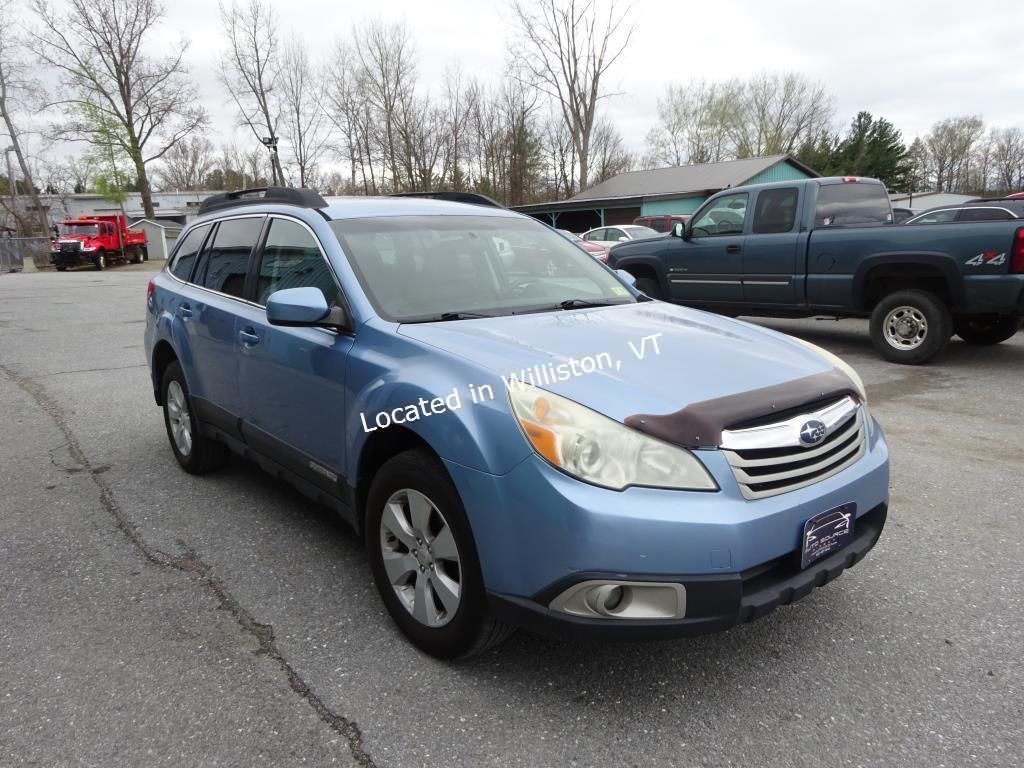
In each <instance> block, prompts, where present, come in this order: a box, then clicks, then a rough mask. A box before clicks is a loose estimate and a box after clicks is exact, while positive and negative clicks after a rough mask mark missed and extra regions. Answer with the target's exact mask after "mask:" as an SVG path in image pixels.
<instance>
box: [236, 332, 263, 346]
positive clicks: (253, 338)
mask: <svg viewBox="0 0 1024 768" xmlns="http://www.w3.org/2000/svg"><path fill="white" fill-rule="evenodd" d="M238 340H239V341H241V342H242V343H243V344H244V345H245V346H247V347H252V346H255V345H256V344H259V343H260V337H259V336H257V335H256V331H255V329H253V328H243V329H242V330H240V331H239V332H238Z"/></svg>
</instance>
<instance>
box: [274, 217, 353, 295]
mask: <svg viewBox="0 0 1024 768" xmlns="http://www.w3.org/2000/svg"><path fill="white" fill-rule="evenodd" d="M284 288H319V289H320V290H321V291H322V292H323V294H324V298H325V299H327V303H328V304H336V303H338V299H339V293H338V285H337V283H336V282H335V281H334V276H333V275H332V274H331V268H330V267H329V266H328V265H327V261H326V259H324V257H323V255H322V254H321V253H320V246H319V244H318V243H317V240H316V238H315V237H313V235H311V234H310V233H309V230H307V229H306V228H305V227H303V226H302V225H301V224H298V223H297V222H294V221H291V220H289V219H271V222H270V232H269V233H268V234H267V242H266V244H265V245H264V246H263V256H262V258H261V259H260V274H259V280H258V283H257V287H256V301H257V303H259V304H266V303H267V298H268V297H269V296H270V294H272V293H273V292H274V291H280V290H282V289H284Z"/></svg>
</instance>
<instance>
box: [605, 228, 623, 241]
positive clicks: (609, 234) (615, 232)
mask: <svg viewBox="0 0 1024 768" xmlns="http://www.w3.org/2000/svg"><path fill="white" fill-rule="evenodd" d="M624 237H626V233H625V232H623V231H622V230H621V229H606V230H605V231H604V237H603V238H602V239H603V240H611V241H612V242H613V243H617V242H618V241H619V238H624Z"/></svg>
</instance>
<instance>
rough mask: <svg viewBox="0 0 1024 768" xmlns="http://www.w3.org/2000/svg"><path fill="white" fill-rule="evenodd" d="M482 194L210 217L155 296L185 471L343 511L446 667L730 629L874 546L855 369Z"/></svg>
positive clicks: (295, 197) (396, 608) (873, 465)
mask: <svg viewBox="0 0 1024 768" xmlns="http://www.w3.org/2000/svg"><path fill="white" fill-rule="evenodd" d="M436 197H441V198H444V197H446V196H445V195H440V196H435V198H436ZM448 197H450V198H456V199H457V198H459V197H460V196H458V195H451V196H448ZM469 199H470V201H471V202H470V203H465V202H457V201H455V200H454V199H428V198H425V197H411V198H410V197H404V198H403V197H390V198H352V199H340V200H335V201H332V202H327V201H325V200H323V199H322V198H320V197H319V196H318V195H316V194H315V193H312V192H310V191H307V190H287V189H281V188H269V189H264V190H255V191H246V192H241V193H231V194H227V195H219V196H215V197H213V198H210V199H208V200H207V201H206V202H204V203H203V205H202V207H201V214H202V215H201V216H200V217H199V218H198V220H197V221H196V222H195V223H194V224H192V225H191V226H190V227H189V228H188V229H187V230H185V231H184V232H183V233H182V236H181V237H180V238H179V239H178V244H177V247H176V249H175V252H174V254H173V256H172V258H171V260H170V262H169V264H168V266H167V268H166V269H164V270H163V271H162V272H161V273H160V274H159V275H157V276H156V277H154V278H153V280H152V281H151V282H150V284H149V289H148V296H147V302H148V321H147V324H146V352H147V355H148V359H149V363H150V366H151V370H152V379H153V393H154V395H155V397H156V402H157V403H158V404H159V405H161V406H163V411H164V419H165V422H166V426H167V434H168V436H169V438H170V444H171V450H172V451H173V452H174V455H175V458H177V460H178V463H179V464H180V465H181V466H182V467H183V468H184V469H185V470H186V471H188V472H192V473H203V472H209V471H211V470H215V469H217V468H218V467H220V466H222V465H223V464H224V462H225V461H226V459H227V458H228V455H229V452H231V451H233V452H235V453H237V454H240V455H241V456H244V457H246V458H248V459H251V460H253V461H255V462H256V463H258V464H259V465H260V466H262V467H263V468H264V469H265V470H267V471H268V472H270V473H272V474H273V475H275V476H277V477H280V478H283V479H285V480H287V481H289V482H290V483H292V484H293V485H294V486H295V487H296V488H297V489H298V490H300V491H301V492H302V493H304V494H306V495H307V496H309V497H310V498H311V499H313V500H315V501H316V502H319V503H321V504H325V505H327V506H329V507H331V508H333V509H335V510H337V512H338V513H339V514H340V515H341V516H342V517H343V518H344V519H345V520H347V521H348V522H349V523H351V524H352V526H353V527H354V528H355V529H356V530H357V531H358V532H360V533H361V534H362V535H363V537H364V538H365V540H366V546H367V550H368V552H369V560H370V564H371V567H372V570H373V577H374V579H375V581H376V584H377V587H378V589H379V591H380V595H381V598H382V599H383V601H384V604H385V605H386V607H387V610H388V612H389V613H390V615H391V617H392V618H393V619H394V621H395V623H396V624H397V625H398V627H399V628H400V629H401V630H402V632H404V633H405V634H406V635H407V636H408V638H409V639H410V640H411V641H412V642H413V643H415V644H416V645H417V646H419V647H420V648H422V649H423V650H425V651H426V652H428V653H431V654H434V655H436V656H440V657H444V658H454V657H463V656H468V655H471V654H473V653H477V652H480V651H481V650H483V649H485V648H487V647H488V646H490V645H493V644H494V643H496V642H498V641H499V640H501V639H502V638H503V637H505V636H506V635H507V634H508V632H509V631H511V628H512V627H515V626H524V627H528V628H531V629H534V630H537V631H541V632H549V633H554V634H560V635H563V636H575V637H588V638H597V637H602V638H621V639H640V638H656V637H666V636H673V635H689V634H697V633H704V632H712V631H717V630H723V629H726V628H728V627H730V626H733V625H735V624H737V623H740V622H746V621H750V620H752V619H754V618H757V617H759V616H762V615H764V614H765V613H767V612H768V611H770V610H772V609H773V608H775V607H776V606H778V605H781V604H786V603H791V602H793V601H794V600H797V599H799V598H801V597H803V596H804V595H806V594H808V593H809V592H810V591H811V590H812V589H813V588H814V587H817V586H821V585H823V584H825V583H826V582H828V581H829V580H831V579H833V578H835V577H836V576H838V575H839V573H840V572H841V571H842V570H843V569H845V568H849V567H850V566H852V565H853V564H854V563H856V562H857V561H858V560H860V558H862V557H863V556H864V554H865V553H866V552H867V551H868V550H869V549H871V547H872V546H873V545H874V544H875V542H876V541H877V540H878V537H879V535H880V534H881V531H882V527H883V525H884V523H885V516H886V509H887V503H888V485H889V466H888V449H887V447H886V444H885V440H884V438H883V436H882V431H881V429H879V427H878V425H877V424H876V422H875V420H874V419H873V418H872V417H871V415H870V414H869V412H868V404H867V399H866V397H865V393H864V387H863V385H862V383H861V381H860V379H859V378H858V376H857V374H856V373H854V371H853V370H852V369H851V368H850V367H849V366H848V365H846V364H845V363H844V362H843V361H842V360H840V359H838V358H836V357H835V356H833V355H832V354H830V353H828V352H826V351H824V350H822V349H820V348H817V347H814V346H812V345H810V344H807V343H804V342H802V341H799V340H797V339H793V338H790V337H787V336H784V335H782V334H779V333H775V332H772V331H769V330H765V329H763V328H759V327H756V326H753V325H748V324H746V323H742V322H738V321H735V320H730V319H726V318H722V317H718V316H715V315H710V314H706V313H703V312H698V311H695V310H690V309H686V308H683V307H679V306H674V305H671V304H664V303H661V302H656V301H652V300H650V299H649V298H648V297H646V296H645V295H643V294H642V293H639V292H637V291H636V290H635V289H634V287H633V285H632V283H631V282H630V279H629V278H628V276H625V275H621V274H617V273H615V272H613V271H611V270H609V269H608V268H607V267H605V266H604V265H602V264H600V263H599V262H597V261H596V260H594V259H593V258H591V257H590V256H589V255H587V254H586V253H585V252H584V251H582V250H580V249H579V248H578V247H577V246H576V245H574V244H573V243H572V242H571V241H569V240H568V239H566V238H564V237H563V236H562V235H560V234H558V233H557V232H556V231H554V230H552V229H550V228H549V227H546V226H545V225H543V224H541V223H539V222H537V221H534V220H532V219H530V218H527V217H525V216H522V215H519V214H516V213H513V212H511V211H508V210H505V209H502V208H500V207H496V206H493V205H492V206H488V205H485V204H483V203H486V202H487V201H486V200H485V199H481V200H477V201H475V202H476V203H477V204H473V202H474V201H473V198H469Z"/></svg>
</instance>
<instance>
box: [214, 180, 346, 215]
mask: <svg viewBox="0 0 1024 768" xmlns="http://www.w3.org/2000/svg"><path fill="white" fill-rule="evenodd" d="M270 203H279V204H281V205H296V206H298V207H300V208H326V207H327V201H326V200H324V199H323V198H322V197H320V194H319V193H318V192H317V191H316V190H314V189H293V188H292V187H254V188H252V189H240V190H238V191H237V192H225V193H223V194H220V195H210V197H208V198H206V199H205V200H203V202H201V203H200V204H199V215H200V216H201V215H203V214H204V213H209V212H210V211H219V210H222V209H224V208H237V207H239V206H242V205H267V204H270Z"/></svg>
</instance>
